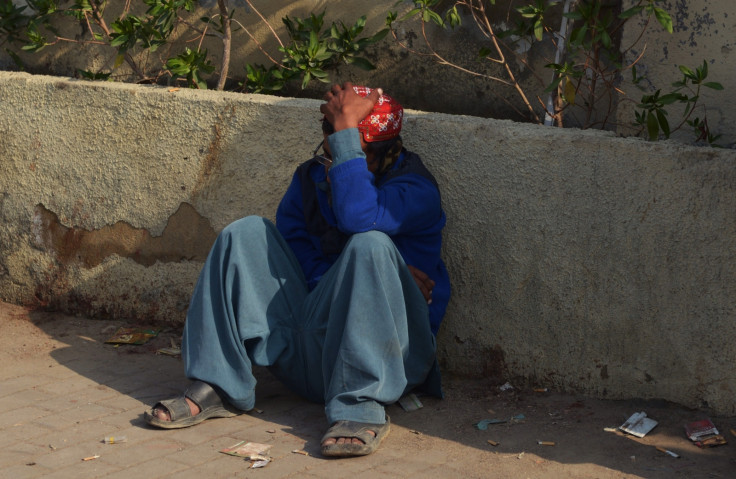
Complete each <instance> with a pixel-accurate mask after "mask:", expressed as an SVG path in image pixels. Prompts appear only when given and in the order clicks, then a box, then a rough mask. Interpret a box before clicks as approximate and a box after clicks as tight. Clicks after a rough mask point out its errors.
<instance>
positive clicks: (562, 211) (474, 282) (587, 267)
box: [0, 73, 736, 414]
mask: <svg viewBox="0 0 736 479" xmlns="http://www.w3.org/2000/svg"><path fill="white" fill-rule="evenodd" d="M389 93H391V92H389ZM319 104H320V102H318V101H315V100H300V99H292V98H275V97H264V96H259V95H240V94H235V93H217V92H212V91H193V90H179V91H170V90H169V89H167V88H164V87H152V86H134V85H128V84H112V83H90V82H81V81H75V80H69V79H64V78H58V77H43V76H30V75H28V74H22V73H0V171H1V172H2V173H1V174H0V299H2V300H5V301H12V302H16V303H21V304H31V305H43V306H47V307H53V308H60V309H62V310H65V311H69V312H76V313H79V314H84V315H90V316H101V317H103V316H104V317H110V316H112V317H117V318H130V319H149V320H154V321H182V320H183V319H184V315H185V310H186V307H187V302H188V298H189V295H190V293H191V290H192V288H193V285H194V282H195V280H196V277H197V274H198V271H199V269H200V268H201V265H202V262H203V259H204V257H205V255H206V253H207V251H208V248H209V246H210V244H211V242H212V241H213V238H214V236H215V235H216V233H217V232H218V231H219V230H221V229H222V228H223V227H224V226H225V225H227V224H228V223H229V222H231V221H232V220H234V219H237V218H239V217H241V216H243V215H247V214H258V215H265V216H268V217H273V214H274V211H275V208H276V205H277V202H278V200H279V197H280V195H281V194H282V192H283V191H284V189H285V188H286V186H287V184H288V181H289V180H290V177H291V174H292V172H293V170H294V168H295V167H296V165H297V164H298V163H300V162H301V161H302V160H304V159H306V158H308V156H309V154H310V152H311V151H312V149H313V148H314V146H316V143H317V142H318V141H319V139H320V133H319V119H320V114H319V113H318V106H319ZM404 137H405V142H406V144H407V145H408V146H409V147H410V148H411V149H413V150H414V151H417V152H418V153H420V154H421V155H422V156H423V157H424V158H425V160H426V163H427V164H428V166H429V167H430V168H431V169H432V170H433V171H434V172H435V174H436V176H437V179H438V181H439V183H440V185H441V188H442V190H443V201H444V207H445V209H446V211H447V215H448V224H447V228H446V235H445V239H446V242H445V251H444V253H445V258H446V261H447V264H448V268H449V270H450V273H451V276H452V279H453V282H454V295H453V298H452V301H451V304H450V307H449V310H448V314H447V318H446V320H445V323H444V324H443V326H442V328H441V330H440V335H439V343H440V350H439V354H440V358H441V365H442V367H443V368H444V370H445V371H448V372H455V373H461V374H471V375H478V374H483V375H487V376H491V375H498V376H503V377H504V378H508V379H511V380H512V381H514V382H515V383H516V384H517V385H520V386H521V385H523V384H524V383H525V382H526V383H528V384H533V385H535V386H545V387H551V388H560V389H565V390H568V391H579V392H583V393H585V394H589V395H594V396H601V397H609V398H627V397H640V398H664V399H667V400H671V401H676V402H678V403H682V404H685V405H688V406H693V407H706V406H709V407H712V408H713V409H714V411H716V412H718V413H721V414H734V413H736V402H735V400H734V398H735V397H736V374H734V372H733V364H734V358H736V328H734V325H735V324H734V323H735V318H736V267H735V265H736V217H734V211H736V194H734V193H735V190H736V173H735V171H736V169H734V166H735V163H736V152H734V151H732V150H715V149H705V148H694V147H687V146H683V145H681V144H677V143H672V142H662V143H649V142H644V141H642V140H635V139H623V138H616V137H614V136H613V135H612V134H606V133H600V132H594V131H578V130H573V129H565V130H560V129H551V128H545V127H539V126H532V125H524V124H517V123H513V122H510V121H498V120H489V119H481V118H475V117H468V116H451V115H445V114H432V113H424V112H420V111H409V112H408V115H407V120H406V124H405V130H404Z"/></svg>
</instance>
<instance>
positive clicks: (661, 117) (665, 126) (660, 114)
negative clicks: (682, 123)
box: [657, 110, 670, 138]
mask: <svg viewBox="0 0 736 479" xmlns="http://www.w3.org/2000/svg"><path fill="white" fill-rule="evenodd" d="M657 121H658V123H659V127H660V128H661V129H662V132H663V133H664V136H665V138H669V137H670V124H669V122H668V121H667V116H666V112H665V111H663V110H657Z"/></svg>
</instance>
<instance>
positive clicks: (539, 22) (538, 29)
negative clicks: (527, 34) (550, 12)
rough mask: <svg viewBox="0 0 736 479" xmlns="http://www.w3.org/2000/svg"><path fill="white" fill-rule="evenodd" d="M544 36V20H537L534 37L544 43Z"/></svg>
mask: <svg viewBox="0 0 736 479" xmlns="http://www.w3.org/2000/svg"><path fill="white" fill-rule="evenodd" d="M542 35H544V24H543V23H542V19H541V18H540V19H537V21H536V22H534V37H535V38H536V39H537V40H539V41H540V42H541V41H542Z"/></svg>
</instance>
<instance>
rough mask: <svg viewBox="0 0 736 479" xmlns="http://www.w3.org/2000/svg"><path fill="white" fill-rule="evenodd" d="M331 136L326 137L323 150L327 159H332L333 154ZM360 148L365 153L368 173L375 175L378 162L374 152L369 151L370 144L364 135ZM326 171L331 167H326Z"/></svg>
mask: <svg viewBox="0 0 736 479" xmlns="http://www.w3.org/2000/svg"><path fill="white" fill-rule="evenodd" d="M328 136H329V135H324V138H325V142H324V144H323V145H322V148H323V149H324V150H325V156H326V157H327V158H330V159H332V152H331V151H330V142H329V141H327V137H328ZM360 148H361V149H362V150H363V153H365V162H366V163H367V164H368V171H370V172H371V173H375V172H376V170H377V169H378V162H377V161H376V158H375V155H374V154H373V152H372V151H367V150H368V143H366V142H365V140H364V139H363V135H360ZM325 169H326V170H327V171H329V169H330V167H329V166H325Z"/></svg>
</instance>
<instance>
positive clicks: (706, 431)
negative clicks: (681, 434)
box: [685, 419, 720, 441]
mask: <svg viewBox="0 0 736 479" xmlns="http://www.w3.org/2000/svg"><path fill="white" fill-rule="evenodd" d="M685 434H686V435H687V437H688V439H690V440H691V441H699V440H701V439H703V438H705V437H708V436H715V435H716V434H720V433H719V432H718V429H717V428H716V425H715V424H713V422H712V421H711V420H710V419H701V420H700V421H693V422H690V423H687V424H685Z"/></svg>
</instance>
